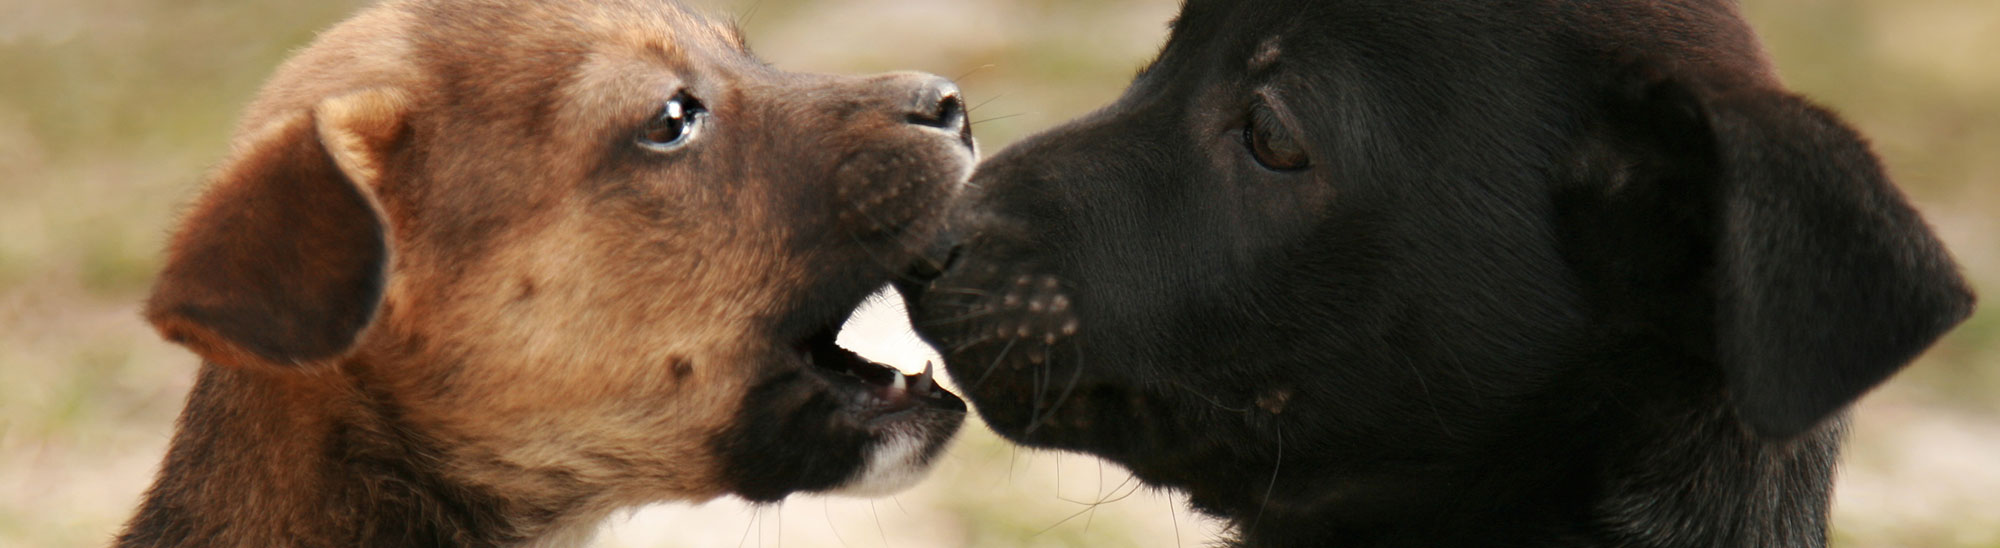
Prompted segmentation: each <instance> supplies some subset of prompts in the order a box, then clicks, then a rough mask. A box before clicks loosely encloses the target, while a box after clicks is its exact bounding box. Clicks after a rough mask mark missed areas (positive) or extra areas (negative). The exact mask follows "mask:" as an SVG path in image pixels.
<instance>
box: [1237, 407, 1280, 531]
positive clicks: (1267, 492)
mask: <svg viewBox="0 0 2000 548" xmlns="http://www.w3.org/2000/svg"><path fill="white" fill-rule="evenodd" d="M1284 424H1285V423H1282V422H1276V421H1273V422H1272V423H1271V428H1274V429H1276V430H1277V434H1278V458H1277V459H1275V460H1273V461H1272V462H1271V482H1270V483H1269V484H1266V485H1265V486H1264V500H1263V501H1260V502H1258V503H1257V517H1255V518H1252V519H1251V520H1250V530H1249V531H1248V532H1246V533H1244V537H1245V538H1248V537H1250V536H1253V535H1255V534H1257V523H1258V522H1260V521H1263V520H1264V507H1266V506H1270V505H1271V492H1272V491H1274V490H1276V489H1277V488H1278V470H1279V467H1281V466H1284V464H1285V427H1284Z"/></svg>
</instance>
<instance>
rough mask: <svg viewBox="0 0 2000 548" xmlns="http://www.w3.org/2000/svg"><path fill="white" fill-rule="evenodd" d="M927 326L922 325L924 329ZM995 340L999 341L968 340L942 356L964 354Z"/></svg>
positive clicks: (985, 338) (989, 339) (986, 338)
mask: <svg viewBox="0 0 2000 548" xmlns="http://www.w3.org/2000/svg"><path fill="white" fill-rule="evenodd" d="M929 326H930V324H924V327H929ZM995 340H999V337H980V338H977V339H973V340H970V341H966V342H964V343H962V344H960V345H958V346H956V347H953V348H952V349H951V351H950V352H946V353H944V355H945V356H947V357H949V356H957V355H959V354H961V353H964V352H965V351H967V350H971V349H972V347H975V346H979V345H982V344H986V343H990V342H993V341H995Z"/></svg>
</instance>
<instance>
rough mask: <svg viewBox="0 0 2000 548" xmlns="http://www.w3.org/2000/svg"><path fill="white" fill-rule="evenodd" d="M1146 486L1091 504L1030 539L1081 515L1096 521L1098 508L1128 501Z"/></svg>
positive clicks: (1134, 486)
mask: <svg viewBox="0 0 2000 548" xmlns="http://www.w3.org/2000/svg"><path fill="white" fill-rule="evenodd" d="M1133 479H1135V478H1126V480H1125V483H1132V480H1133ZM1125 483H1120V484H1118V485H1119V486H1120V487H1123V486H1124V485H1125ZM1145 486H1146V484H1144V483H1139V484H1134V485H1133V486H1132V489H1131V490H1129V491H1126V492H1125V494H1123V495H1119V496H1118V497H1117V498H1112V499H1104V500H1099V501H1097V502H1093V503H1090V504H1089V505H1087V507H1085V508H1084V509H1082V510H1077V511H1076V513H1074V514H1070V515H1069V517H1066V518H1063V519H1062V521H1058V522H1056V523H1055V524H1054V525H1050V526H1048V527H1047V528H1044V529H1042V530H1040V531H1036V532H1035V534H1033V535H1028V537H1029V538H1034V537H1038V536H1042V534H1043V533H1047V532H1049V531H1053V530H1055V528H1057V527H1061V526H1062V524H1064V523H1069V520H1073V519H1076V518H1077V516H1081V515H1084V514H1090V515H1091V516H1092V518H1093V519H1095V517H1096V515H1097V514H1096V510H1097V507H1098V506H1102V505H1105V504H1110V503H1114V502H1118V501H1122V500H1125V499H1127V498H1131V497H1132V495H1134V494H1137V493H1138V492H1139V489H1140V488H1143V487H1145ZM1118 489H1119V488H1118V487H1113V488H1112V492H1114V493H1116V492H1117V490H1118Z"/></svg>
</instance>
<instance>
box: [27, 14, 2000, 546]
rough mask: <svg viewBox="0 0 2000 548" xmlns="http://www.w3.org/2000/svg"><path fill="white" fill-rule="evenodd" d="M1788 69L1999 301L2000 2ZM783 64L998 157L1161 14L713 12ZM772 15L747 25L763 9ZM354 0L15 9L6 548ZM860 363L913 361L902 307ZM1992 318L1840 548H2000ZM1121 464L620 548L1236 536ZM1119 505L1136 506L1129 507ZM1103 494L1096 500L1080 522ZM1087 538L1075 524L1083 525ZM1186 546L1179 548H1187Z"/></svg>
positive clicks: (141, 481)
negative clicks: (242, 153) (298, 60)
mask: <svg viewBox="0 0 2000 548" xmlns="http://www.w3.org/2000/svg"><path fill="white" fill-rule="evenodd" d="M1746 3H1747V5H1746V9H1747V11H1748V12H1749V15H1750V16H1751V18H1752V19H1753V22H1754V23H1756V24H1757V26H1758V27H1759V29H1760V30H1761V31H1762V32H1763V33H1764V36H1765V38H1766V40H1767V42H1768V44H1769V46H1770V48H1771V49H1772V52H1773V54H1774V56H1775V57H1776V59H1777V62H1778V66H1779V67H1780V69H1781V71H1782V73H1783V74H1784V76H1785V77H1786V78H1787V79H1788V80H1789V81H1790V82H1791V83H1792V85H1793V86H1794V87H1795V88H1796V89H1798V90H1800V91H1803V92H1805V93H1806V94H1808V95H1810V96H1813V97H1815V98H1817V99H1819V100H1820V101H1822V102H1824V103H1826V104H1828V105H1830V106H1832V107H1834V108H1835V109H1837V110H1839V111H1841V112H1843V113H1844V114H1845V115H1846V116H1848V118H1849V119H1850V120H1851V121H1852V122H1853V123H1854V124H1855V125H1857V126H1859V127H1860V128H1861V130H1862V131H1863V132H1864V133H1866V134H1868V135H1870V136H1871V137H1872V138H1873V139H1874V141H1875V144H1876V147H1877V149H1878V151H1879V152H1880V153H1881V154H1882V155H1883V156H1884V157H1885V159H1886V160H1887V161H1888V164H1889V165H1890V167H1891V170H1892V171H1893V173H1894V174H1895V175H1896V176H1897V179H1898V181H1900V183H1901V184H1902V185H1903V187H1904V188H1905V190H1906V191H1907V192H1908V193H1909V194H1910V195H1911V197H1912V198H1913V199H1914V200H1916V202H1917V203H1918V204H1919V206H1920V207H1921V208H1922V209H1923V210H1924V211H1925V213H1926V214H1927V216H1928V218H1929V219H1930V220H1931V221H1932V222H1933V223H1934V224H1935V225H1936V227H1937V228H1938V230H1939V231H1940V232H1941V233H1942V234H1943V236H1944V238H1945V239H1946V240H1947V242H1948V243H1949V244H1950V245H1951V247H1952V249H1953V250H1954V251H1955V252H1956V253H1957V254H1958V255H1959V258H1960V259H1961V261H1962V262H1963V263H1964V264H1965V265H1966V267H1967V268H1968V269H1969V270H1970V272H1971V274H1972V275H1973V277H1975V278H1976V279H1977V283H1978V284H1979V286H1980V287H1981V288H1983V289H1985V291H1983V293H1985V294H1987V295H1989V296H1991V295H1994V294H1996V291H1995V290H1994V288H1996V287H2000V285H1996V284H1995V282H1996V281H2000V239H1996V238H1995V237H1994V235H1995V234H2000V226H1996V225H2000V219H1996V212H2000V154H1996V153H1995V151H2000V70H1996V66H1995V65H1994V64H1993V63H1994V59H1995V52H2000V3H1995V2H1992V1H1991V0H1746ZM706 4H707V5H708V6H709V7H710V11H711V12H713V13H719V14H732V15H734V16H735V17H736V18H737V19H740V20H743V24H744V26H745V27H746V28H747V29H748V30H749V35H750V38H751V42H752V43H753V44H754V45H755V47H756V49H757V50H758V51H759V52H760V53H761V54H762V55H763V56H764V57H766V58H768V59H770V60H771V61H773V62H774V63H776V64H777V65H779V66H781V67H784V68H788V69H794V70H812V71H821V72H843V73H855V72H872V71H878V70H889V69H902V68H911V69H917V70H925V71H930V72H934V73H938V74H943V75H945V76H950V77H959V80H960V85H961V87H962V88H963V89H964V90H965V91H966V94H967V95H968V97H969V99H970V100H971V102H972V103H973V104H978V105H981V106H980V107H978V108H977V109H976V110H975V111H974V112H973V119H974V120H981V122H980V123H979V124H978V125H977V126H976V130H975V131H976V132H977V133H978V135H979V137H980V140H981V143H982V145H983V146H984V147H985V148H986V150H987V151H989V152H991V151H995V150H998V149H999V148H1000V147H1002V146H1004V145H1006V144H1007V143H1009V142H1011V141H1013V140H1015V139H1017V138H1019V137H1020V136H1022V135H1024V134H1025V133H1027V132H1031V131H1033V130H1036V129H1039V128H1045V127H1048V126H1050V125H1053V124H1055V123H1057V122H1059V121H1061V120H1064V119H1067V118H1069V117H1071V116H1075V115H1077V114H1081V113H1083V112H1085V111H1087V110H1089V109H1090V108H1093V107H1095V106H1096V105H1099V104H1102V103H1104V102H1106V101H1108V100H1109V99H1111V98H1112V96H1113V95H1114V94H1115V93H1116V92H1117V91H1118V90H1119V89H1120V88H1121V87H1122V86H1123V84H1124V81H1125V79H1126V78H1127V77H1129V76H1130V75H1131V74H1132V73H1133V71H1135V70H1136V69H1137V68H1138V67H1139V65H1140V64H1141V63H1143V62H1144V61H1145V60H1146V59H1147V58H1148V57H1149V56H1150V55H1151V53H1152V52H1153V49H1154V48H1155V47H1157V45H1158V43H1159V41H1160V40H1161V39H1162V38H1163V37H1164V25H1165V21H1166V20H1167V19H1168V18H1169V17H1170V16H1171V15H1172V11H1173V9H1174V6H1173V5H1172V4H1173V2H1172V1H1171V0H950V1H940V0H822V1H808V0H710V1H708V2H706ZM753 4H754V5H753ZM356 6H358V2H355V1H352V0H339V1H322V2H225V1H216V0H0V14H6V15H5V16H4V17H0V547H14V546H19V547H64V546H95V545H101V544H103V543H104V542H105V541H106V540H107V539H108V538H109V535H111V534H112V532H113V531H114V530H115V529H116V527H117V526H118V524H119V522H120V521H121V520H122V519H123V518H124V517H125V515H126V514H127V513H128V512H129V511H130V510H131V508H132V505H133V504H134V503H135V502H136V497H137V496H138V494H139V492H140V491H141V490H142V489H143V488H144V487H145V486H146V484H147V482H148V481H149V480H150V477H151V474H152V472H153V467H154V466H155V465H156V464H157V461H158V459H159V456H160V454H161V452H162V451H163V450H164V447H165V442H166V439H167V435H168V433H169V431H170V428H171V424H172V420H173V417H174V415H175V413H177V412H178V409H179V406H180V399H181V398H182V397H183V395H184V394H185V392H186V390H187V388H188V385H189V382H190V379H191V376H192V372H193V370H194V367H195V365H196V364H195V361H194V358H193V357H192V356H191V355H190V354H187V353H185V352H182V351H180V350H178V349H176V348H173V347H170V346H167V345H165V344H163V343H161V342H159V341H158V340H157V339H156V338H155V337H154V336H153V335H152V334H151V332H150V331H149V330H148V329H146V328H145V326H144V325H143V324H142V323H141V322H140V321H139V320H138V318H137V315H136V312H135V309H134V304H135V303H136V302H137V301H138V299H139V298H140V297H141V296H142V295H143V292H144V289H145V287H146V283H147V281H148V278H149V277H150V276H151V275H152V272H153V269H154V268H155V264H156V260H157V258H158V255H157V253H158V250H159V249H160V247H161V243H162V239H163V234H164V231H165V229H166V227H167V225H168V223H169V222H170V221H171V220H172V218H173V215H174V214H175V212H176V211H177V209H178V206H179V204H181V203H182V202H183V201H185V200H186V199H188V198H189V197H190V192H191V190H192V189H194V188H196V185H197V183H198V182H199V181H200V179H201V176H202V174H203V173H204V170H205V169H206V168H207V167H208V166H209V165H211V163H212V162H215V161H216V160H217V159H218V158H220V157H221V156H222V154H223V153H224V147H225V143H226V139H227V138H228V136H229V135H228V132H229V129H230V126H231V124H232V123H233V122H234V116H235V113H236V109H238V108H240V107H241V106H242V103H243V102H244V101H246V100H247V99H248V97H249V95H250V94H251V93H252V92H253V91H254V90H255V87H256V85H257V84H258V83H259V82H260V81H261V80H262V79H263V78H264V77H265V76H266V75H268V74H269V72H270V70H271V69H272V68H273V67H274V66H275V65H276V64H277V62H278V61H279V60H280V59H282V58H283V56H284V54H285V53H286V52H287V51H289V50H290V49H292V48H295V47H298V46H299V45H302V44H304V43H305V42H306V41H307V40H309V39H310V38H311V36H312V33H313V32H315V31H317V30H318V29H320V28H323V27H324V26H326V25H328V24H331V23H332V22H333V21H335V20H337V19H338V18H340V17H342V16H344V15H346V14H348V13H350V12H352V11H353V10H354V9H355V7H356ZM858 321H861V322H863V323H864V325H861V326H858V327H857V328H856V329H851V330H850V331H849V332H847V333H844V334H843V338H844V339H846V341H845V342H847V343H848V344H850V345H852V346H854V347H857V348H861V349H863V350H864V352H866V353H869V354H870V355H872V356H875V357H878V358H887V359H889V360H891V361H892V363H897V364H899V365H904V366H910V367H914V366H918V365H920V364H921V363H922V360H923V355H924V353H925V350H924V349H922V348H921V347H920V346H919V345H916V344H914V342H913V341H912V339H910V338H909V337H910V335H908V333H907V331H905V329H906V328H905V327H903V326H901V325H900V324H899V323H898V321H899V316H898V315H897V314H896V311H895V310H894V303H887V304H885V306H884V307H883V309H882V310H881V311H879V312H876V313H871V314H869V315H866V317H864V318H862V319H860V320H858ZM1996 394H2000V314H1996V313H1995V312H1994V307H1993V306H1986V307H1983V308H1981V309H1980V311H1979V312H1978V313H1977V315H1975V316H1974V318H1973V319H1972V320H1971V321H1970V322H1969V323H1968V324H1966V325H1965V326H1963V327H1961V328H1959V330H1958V331H1956V332H1955V333H1953V334H1952V335H1951V336H1949V337H1948V338H1947V339H1946V340H1945V341H1944V342H1943V343H1942V344H1940V345H1939V346H1938V347H1937V348H1936V349H1935V350H1934V351H1933V352H1931V353H1930V354H1929V355H1928V356H1926V357H1925V358H1924V359H1923V360H1922V361H1921V362H1920V363H1918V364H1917V365H1916V366H1915V367H1913V368H1912V369H1911V370H1910V371H1908V372H1906V373H1904V374H1903V375H1901V376H1899V377H1897V378H1896V379H1895V380H1894V381H1893V382H1891V383H1890V384H1889V385H1888V386H1886V387H1885V388H1884V389H1882V390H1879V391H1877V392H1876V393H1875V394H1873V395H1870V396H1869V397H1868V398H1867V399H1866V400H1865V401H1864V402H1863V403H1862V405H1861V406H1860V408H1859V410H1858V411H1857V412H1856V414H1855V418H1854V424H1855V428H1854V442H1853V444H1852V445H1851V447H1850V449H1849V452H1848V454H1847V456H1846V459H1845V465H1844V469H1843V472H1842V475H1841V479H1840V486H1839V488H1838V492H1837V496H1838V501H1837V504H1836V507H1835V520H1834V522H1835V535H1836V539H1837V542H1836V544H1837V545H1838V546H1843V547H1848V548H1859V547H1871V548H1872V547H1968V548H1969V547H1983V548H1993V547H2000V397H1996ZM1127 478H1128V476H1127V475H1126V474H1125V473H1124V472H1123V471H1120V470H1118V469H1116V468H1115V467H1113V466H1110V465H1102V464H1100V463H1098V462H1097V461H1096V460H1094V459H1090V458H1087V457H1081V456H1075V455H1068V456H1065V455H1058V454H1053V453H1038V452H1030V451H1024V450H1015V449H1013V448H1011V447H1010V446H1007V445H1005V444H1003V443H1000V442H998V441H997V440H995V439H994V437H993V436H992V435H991V434H990V433H987V432H986V431H985V430H984V429H983V427H981V426H979V425H977V424H972V425H968V428H967V431H966V433H965V434H964V435H963V436H961V438H960V440H959V442H958V444H957V445H956V446H955V448H954V449H953V451H952V452H951V453H950V454H949V455H948V456H947V457H946V459H945V462H944V464H943V465H942V467H941V468H940V469H939V470H938V472H937V473H936V474H935V475H934V476H933V477H932V479H931V480H930V481H928V482H926V483H925V484H924V485H923V486H921V487H920V488H918V489H917V490H915V491H913V492H910V493H906V494H903V495H900V496H898V497H896V498H894V499H884V500H879V501H874V502H872V503H871V502H868V501H852V500H842V499H818V498H794V499H792V500H790V501H788V502H786V503H785V504H783V505H782V506H777V507H768V508H750V507H746V506H743V505H740V504H734V503H729V502H718V503H714V504H709V505H706V506H702V507H687V506H662V507H656V508H650V509H646V510H644V511H641V512H638V513H636V514H635V515H633V516H632V519H630V520H629V521H627V522H624V523H621V524H619V525H616V526H614V527H612V528H611V529H610V530H609V531H607V533H606V535H605V536H604V537H602V538H601V539H600V544H601V545H603V546H609V547H707V546H786V547H794V548H806V547H822V546H826V547H832V546H841V547H871V546H892V547H905V548H928V547H956V546H995V547H999V546H1109V547H1117V546H1134V547H1139V546H1145V547H1153V546H1202V545H1204V543H1205V542H1206V541H1208V540H1210V539H1212V538H1214V535H1215V534H1216V533H1217V528H1218V526H1217V525H1216V524H1215V523H1213V522H1209V521H1204V520H1201V519H1198V518H1196V517H1194V516H1191V515H1188V514H1187V513H1185V512H1184V511H1179V510H1177V508H1178V506H1179V501H1178V500H1177V499H1175V498H1174V497H1171V496H1168V495H1167V494H1163V493H1154V492H1151V491H1150V490H1146V489H1135V487H1136V486H1135V485H1134V484H1133V483H1130V482H1126V481H1125V480H1126V479H1127ZM1128 493H1130V494H1129V495H1128ZM1096 501H1104V502H1103V503H1102V504H1098V505H1094V506H1093V505H1089V504H1088V503H1092V502H1096ZM1072 516H1074V518H1073V519H1070V518H1071V517H1072ZM1169 543H1172V544H1169Z"/></svg>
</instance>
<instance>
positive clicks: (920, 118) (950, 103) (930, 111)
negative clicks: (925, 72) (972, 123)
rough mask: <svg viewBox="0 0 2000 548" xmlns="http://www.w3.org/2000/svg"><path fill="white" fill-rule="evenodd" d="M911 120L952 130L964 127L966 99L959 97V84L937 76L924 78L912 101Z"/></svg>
mask: <svg viewBox="0 0 2000 548" xmlns="http://www.w3.org/2000/svg"><path fill="white" fill-rule="evenodd" d="M909 121H910V123H912V124H917V125H920V126H930V127H934V128H938V129H943V130H946V131H952V132H957V131H958V130H959V129H961V128H964V127H965V100H964V99H961V98H960V97H959V93H958V86H957V85H954V84H952V83H951V81H950V80H946V79H944V78H940V77H936V76H931V77H928V78H924V79H923V80H922V81H921V82H920V83H919V84H918V87H917V90H916V94H915V95H914V96H913V97H912V100H911V102H910V115H909Z"/></svg>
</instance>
